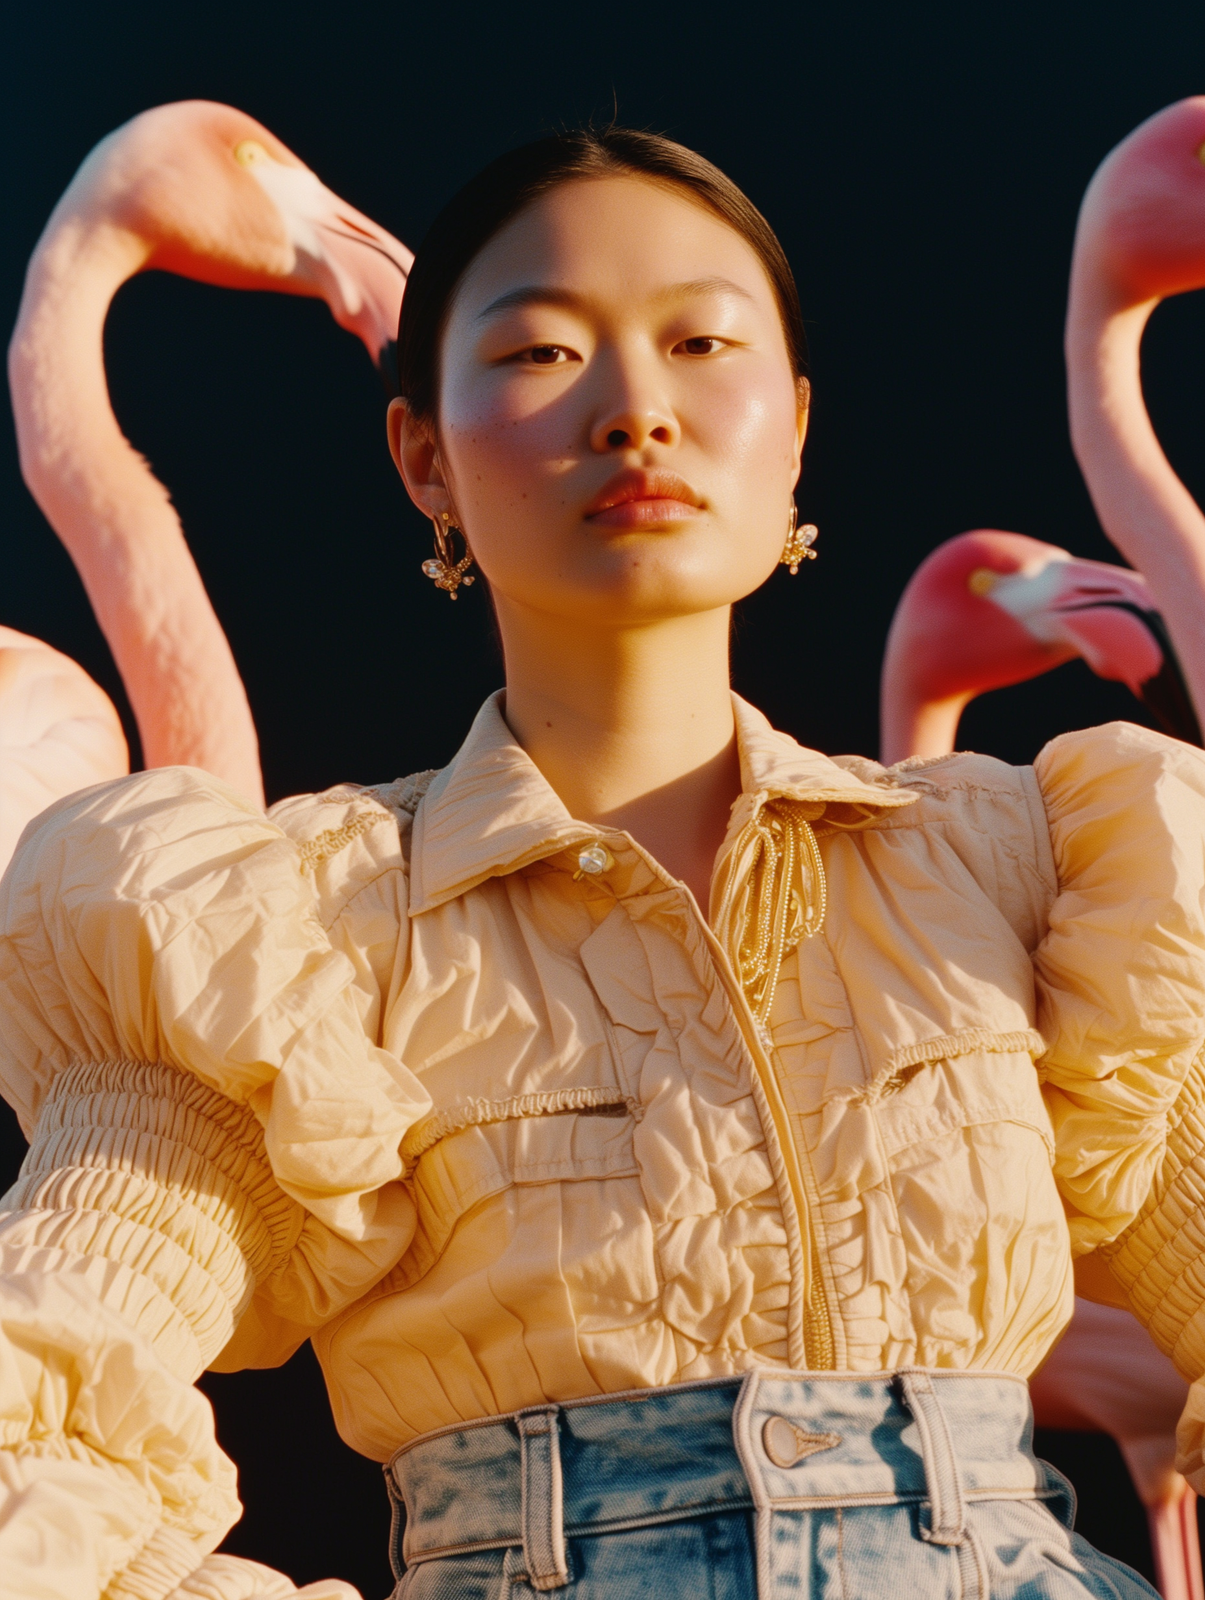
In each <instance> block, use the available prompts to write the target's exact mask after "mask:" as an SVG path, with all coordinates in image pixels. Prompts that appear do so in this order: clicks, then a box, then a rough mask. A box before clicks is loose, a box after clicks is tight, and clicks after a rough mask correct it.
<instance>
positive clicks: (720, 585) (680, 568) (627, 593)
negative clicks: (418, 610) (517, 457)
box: [512, 555, 768, 627]
mask: <svg viewBox="0 0 1205 1600" xmlns="http://www.w3.org/2000/svg"><path fill="white" fill-rule="evenodd" d="M590 567H591V570H588V571H585V572H575V573H572V574H568V573H563V574H561V575H560V581H559V582H556V583H552V584H549V583H542V584H539V585H533V588H535V587H538V589H539V595H538V597H537V596H536V595H535V594H534V593H530V591H529V594H530V598H528V596H522V597H520V596H516V598H522V599H524V600H525V601H526V603H528V604H535V605H536V606H538V607H539V609H540V610H542V611H550V612H554V613H556V614H559V615H563V616H566V617H574V618H577V619H579V620H580V621H582V622H583V623H596V624H597V623H609V624H612V625H619V626H632V627H636V626H640V625H642V624H643V625H647V624H651V623H655V622H659V621H663V620H667V619H669V618H671V617H683V616H694V615H697V614H699V613H701V612H705V611H718V610H720V609H721V608H722V607H724V606H730V605H735V603H736V602H737V601H738V600H743V599H744V597H745V596H746V595H747V594H750V593H752V591H753V590H754V589H756V588H759V587H760V586H761V584H762V583H764V582H765V579H766V577H767V576H768V574H766V573H761V572H758V573H747V572H733V571H730V570H729V571H717V570H716V569H715V566H714V564H713V563H703V562H699V561H697V560H682V561H676V560H668V561H667V560H665V559H664V558H658V557H648V556H645V555H641V556H636V557H632V558H629V559H627V560H624V561H622V562H619V563H613V562H607V563H593V562H592V563H591V564H590ZM512 592H513V591H512Z"/></svg>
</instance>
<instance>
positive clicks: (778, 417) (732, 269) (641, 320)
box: [437, 177, 805, 625]
mask: <svg viewBox="0 0 1205 1600" xmlns="http://www.w3.org/2000/svg"><path fill="white" fill-rule="evenodd" d="M804 421H805V419H804V418H802V417H801V415H800V413H799V410H798V404H797V389H796V384H795V380H794V377H793V375H792V372H791V369H790V363H789V360H788V357H787V351H786V344H785V340H784V337H783V332H782V326H781V323H780V320H779V315H778V309H777V305H776V302H775V299H774V294H773V291H772V289H771V286H770V283H769V281H768V279H767V277H766V274H765V271H764V269H763V267H762V265H761V263H760V261H759V260H758V258H757V256H756V255H755V253H754V252H753V250H752V249H751V248H750V246H749V245H748V244H746V242H745V241H744V239H743V238H742V237H741V236H740V235H739V234H738V233H736V232H735V231H734V230H733V229H732V228H730V227H729V226H728V225H727V224H726V223H724V222H722V221H720V220H719V218H717V217H715V216H714V215H712V214H711V213H710V212H708V211H706V210H704V209H703V208H702V207H701V206H699V205H697V204H694V203H693V202H691V201H690V200H688V199H686V198H685V197H684V196H683V195H682V194H681V192H679V191H677V190H674V189H671V188H667V187H662V186H660V185H657V184H654V183H651V182H649V181H647V180H644V179H638V178H629V177H615V178H602V179H589V180H578V181H575V182H571V183H566V184H563V185H561V186H560V187H559V188H557V189H555V190H553V191H552V193H551V194H549V195H547V196H545V197H544V198H543V199H541V200H539V201H537V202H536V203H534V204H533V205H531V206H529V207H528V209H527V210H526V211H524V212H523V213H521V214H520V215H519V216H518V217H517V218H516V219H515V220H514V221H513V222H511V223H510V224H509V225H508V226H507V227H506V228H505V229H503V231H502V232H501V233H500V234H498V236H497V237H496V238H495V239H493V240H492V241H491V242H490V243H489V244H488V245H487V246H486V247H485V249H484V250H483V251H482V252H481V254H480V255H479V256H478V257H477V259H476V260H475V261H474V262H473V264H472V266H471V267H470V269H469V271H468V273H467V274H466V276H465V280H464V282H463V284H462V285H461V287H460V290H459V292H458V294H457V296H456V299H455V301H454V303H453V306H452V310H451V314H450V317H449V321H448V326H447V330H446V333H445V337H444V341H443V347H442V364H441V394H440V410H439V442H438V463H437V466H438V470H440V471H441V472H442V476H443V478H444V481H445V482H446V485H447V490H448V494H449V495H450V502H451V503H450V509H451V511H452V515H453V520H454V521H456V522H458V523H459V524H460V526H462V527H463V528H464V529H465V531H466V533H467V535H468V538H469V541H470V544H471V546H472V549H473V553H474V555H475V557H476V559H477V562H478V564H479V565H480V567H481V568H482V570H483V572H484V573H485V574H486V576H487V577H488V578H489V580H490V583H491V585H492V586H493V588H494V591H495V596H496V599H497V601H498V603H499V604H500V605H505V603H506V602H507V601H510V602H513V603H515V604H517V605H519V606H521V607H531V608H534V609H536V610H539V611H543V612H551V613H555V614H558V615H562V616H564V615H569V616H579V617H580V618H581V619H582V621H583V622H585V621H590V622H594V623H600V622H601V623H607V622H613V623H615V624H618V625H623V624H625V623H639V622H642V621H645V622H651V621H653V620H655V619H656V618H658V617H669V616H675V615H683V614H687V613H693V612H699V611H704V610H711V609H714V608H717V607H720V606H724V605H727V604H729V603H730V602H732V601H734V600H737V599H739V598H740V597H741V596H743V595H745V594H748V593H749V592H750V591H751V590H753V589H755V588H756V587H757V586H758V585H759V584H761V583H762V582H764V580H765V579H766V577H767V576H768V575H769V573H770V572H771V571H772V570H773V568H774V564H775V562H776V561H777V559H778V557H779V555H780V554H781V551H782V547H783V542H784V540H785V538H786V533H787V522H788V516H789V512H790V506H791V490H792V487H793V485H794V483H795V480H796V478H797V476H798V472H799V453H800V449H801V447H802V440H803V426H804Z"/></svg>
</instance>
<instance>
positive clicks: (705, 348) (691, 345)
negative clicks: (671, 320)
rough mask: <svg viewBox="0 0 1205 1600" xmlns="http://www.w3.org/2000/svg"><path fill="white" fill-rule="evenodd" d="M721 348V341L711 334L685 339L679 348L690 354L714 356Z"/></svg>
mask: <svg viewBox="0 0 1205 1600" xmlns="http://www.w3.org/2000/svg"><path fill="white" fill-rule="evenodd" d="M721 348H722V347H721V344H720V341H719V340H718V339H713V338H711V337H710V336H709V335H706V336H705V335H700V336H699V337H698V338H697V339H683V341H682V343H681V344H680V345H679V346H678V349H679V350H682V351H684V352H685V353H686V354H687V355H688V356H712V355H714V354H715V353H716V351H717V350H719V349H721Z"/></svg>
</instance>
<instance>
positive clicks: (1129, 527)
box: [1066, 248, 1205, 717]
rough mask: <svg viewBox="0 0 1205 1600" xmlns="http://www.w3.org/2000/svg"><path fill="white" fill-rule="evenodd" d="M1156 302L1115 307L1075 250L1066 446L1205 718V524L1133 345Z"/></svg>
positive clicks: (1088, 260)
mask: <svg viewBox="0 0 1205 1600" xmlns="http://www.w3.org/2000/svg"><path fill="white" fill-rule="evenodd" d="M1157 304H1158V301H1157V300H1147V301H1144V302H1142V303H1141V304H1137V305H1129V304H1125V303H1119V302H1118V300H1117V297H1116V296H1111V295H1110V293H1109V291H1108V289H1107V286H1106V285H1105V284H1103V283H1102V282H1101V281H1100V279H1099V276H1098V274H1097V273H1096V272H1095V271H1094V270H1093V265H1092V252H1091V250H1090V249H1087V248H1084V249H1079V248H1077V251H1076V258H1075V261H1074V263H1073V265H1072V275H1071V295H1070V301H1069V304H1068V311H1067V335H1066V350H1067V388H1068V403H1069V412H1070V421H1071V441H1072V445H1073V447H1074V449H1075V455H1076V459H1077V460H1078V462H1079V464H1080V468H1081V470H1082V472H1083V474H1084V478H1085V481H1086V482H1087V485H1088V489H1089V492H1090V494H1091V496H1092V502H1093V504H1094V506H1095V507H1096V512H1097V515H1098V516H1099V518H1100V521H1101V526H1102V527H1103V528H1104V530H1105V532H1106V533H1107V534H1108V536H1109V538H1110V539H1111V540H1112V542H1113V543H1114V544H1115V545H1116V546H1117V548H1118V549H1119V550H1120V551H1121V553H1122V555H1123V556H1125V558H1126V560H1127V561H1129V562H1130V564H1131V565H1132V566H1134V567H1136V568H1137V569H1138V570H1139V571H1140V572H1141V573H1142V574H1143V576H1144V577H1145V578H1146V580H1147V583H1148V584H1149V585H1150V589H1151V593H1152V594H1153V596H1154V598H1155V602H1156V604H1157V605H1158V607H1159V610H1160V611H1161V612H1162V613H1163V617H1164V620H1165V621H1166V623H1167V627H1168V631H1169V633H1170V634H1171V637H1172V640H1173V642H1174V644H1175V647H1176V653H1177V655H1178V656H1179V658H1180V664H1181V666H1182V667H1183V669H1184V676H1185V679H1186V681H1187V683H1188V686H1189V689H1190V691H1191V693H1192V697H1193V701H1194V703H1195V705H1196V710H1197V715H1198V717H1200V716H1202V715H1203V714H1205V607H1203V606H1202V603H1201V599H1202V595H1205V517H1202V515H1201V512H1200V510H1199V508H1198V507H1197V504H1196V502H1195V501H1194V500H1193V498H1192V496H1191V495H1190V494H1189V493H1188V490H1187V489H1185V487H1184V485H1183V484H1182V483H1181V482H1180V480H1179V478H1177V476H1176V474H1175V473H1174V472H1173V471H1172V468H1171V465H1170V463H1169V462H1168V460H1167V457H1166V456H1165V455H1164V454H1163V451H1162V449H1161V448H1160V446H1159V441H1158V439H1157V438H1156V437H1155V433H1154V429H1153V428H1152V427H1151V423H1150V418H1149V417H1148V415H1147V410H1146V405H1145V403H1144V401H1143V397H1142V377H1141V368H1140V347H1141V343H1142V333H1143V329H1144V328H1145V327H1146V324H1147V321H1148V319H1149V317H1150V314H1151V312H1152V311H1153V310H1154V308H1155V306H1156V305H1157Z"/></svg>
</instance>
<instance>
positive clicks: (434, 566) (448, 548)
mask: <svg viewBox="0 0 1205 1600" xmlns="http://www.w3.org/2000/svg"><path fill="white" fill-rule="evenodd" d="M431 521H432V522H433V523H434V525H435V554H434V556H432V558H431V559H430V560H429V561H424V562H423V571H424V572H425V573H426V574H427V576H428V578H430V579H431V581H432V583H434V585H435V587H436V588H437V589H446V590H447V591H448V595H449V597H450V598H451V599H453V600H455V598H456V591H457V589H459V588H460V585H461V584H462V583H463V584H464V586H465V588H466V589H467V588H468V587H469V585H470V584H471V583H472V581H473V579H472V578H471V577H470V576H468V571H469V568H470V567H471V566H472V565H473V552H472V551H471V550H470V549H469V541H468V540H467V539H465V538H464V530H463V529H461V528H458V527H457V526H456V524H455V523H454V522H453V521H452V520H451V519H450V518H449V516H448V513H447V512H446V511H441V512H440V514H439V516H438V517H432V518H431ZM454 532H455V533H459V534H460V537H461V538H462V539H464V555H463V556H462V557H461V559H460V560H459V561H457V560H456V559H455V556H456V552H455V550H454V549H453V547H452V534H453V533H454Z"/></svg>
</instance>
